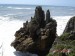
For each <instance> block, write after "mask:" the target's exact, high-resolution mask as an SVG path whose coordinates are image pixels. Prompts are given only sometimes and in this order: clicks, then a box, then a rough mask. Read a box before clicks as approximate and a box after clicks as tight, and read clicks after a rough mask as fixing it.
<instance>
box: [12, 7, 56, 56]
mask: <svg viewBox="0 0 75 56" xmlns="http://www.w3.org/2000/svg"><path fill="white" fill-rule="evenodd" d="M48 20H49V21H48ZM47 21H48V22H47ZM46 22H47V23H46ZM56 27H57V23H56V21H55V20H54V19H51V20H50V12H49V10H48V11H47V14H46V20H45V14H44V11H43V10H42V8H41V6H37V7H36V9H35V15H34V17H31V21H30V22H28V21H27V22H26V23H23V27H21V28H20V29H19V30H18V31H16V33H15V37H16V38H15V40H14V41H13V43H12V44H11V45H12V46H13V47H14V48H15V49H16V50H17V51H21V52H31V53H35V54H38V56H46V55H47V54H48V52H49V50H50V48H51V47H52V44H53V42H54V40H55V38H56Z"/></svg>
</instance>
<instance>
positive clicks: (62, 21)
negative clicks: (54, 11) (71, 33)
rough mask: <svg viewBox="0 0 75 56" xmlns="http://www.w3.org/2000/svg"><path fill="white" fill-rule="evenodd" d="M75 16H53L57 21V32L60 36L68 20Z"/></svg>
mask: <svg viewBox="0 0 75 56" xmlns="http://www.w3.org/2000/svg"><path fill="white" fill-rule="evenodd" d="M71 17H73V16H53V19H55V20H56V21H57V34H58V35H59V36H60V35H61V34H62V33H63V31H64V29H65V27H66V24H67V22H68V20H69V19H70V18H71Z"/></svg>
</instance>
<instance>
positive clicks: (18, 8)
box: [7, 7, 34, 10]
mask: <svg viewBox="0 0 75 56" xmlns="http://www.w3.org/2000/svg"><path fill="white" fill-rule="evenodd" d="M7 8H9V9H27V10H30V9H34V8H21V7H7Z"/></svg>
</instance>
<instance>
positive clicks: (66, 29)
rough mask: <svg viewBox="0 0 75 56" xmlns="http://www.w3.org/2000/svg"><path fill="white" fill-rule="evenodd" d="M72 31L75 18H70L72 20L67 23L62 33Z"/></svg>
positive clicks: (74, 26)
mask: <svg viewBox="0 0 75 56" xmlns="http://www.w3.org/2000/svg"><path fill="white" fill-rule="evenodd" d="M74 30H75V16H74V17H72V18H71V19H70V20H69V21H68V23H67V25H66V28H65V30H64V32H71V31H74Z"/></svg>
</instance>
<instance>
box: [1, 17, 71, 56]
mask: <svg viewBox="0 0 75 56" xmlns="http://www.w3.org/2000/svg"><path fill="white" fill-rule="evenodd" d="M70 17H72V16H59V17H58V16H53V18H54V19H55V20H56V21H57V25H58V26H57V34H58V35H61V34H62V32H63V30H64V28H65V26H66V23H67V22H68V20H69V19H70ZM1 18H2V19H1ZM3 18H4V17H0V19H1V20H0V46H1V45H2V47H1V48H0V56H2V51H3V56H23V55H24V56H28V55H29V56H37V55H34V54H28V53H26V54H24V53H20V52H15V49H14V48H13V47H11V46H10V44H11V42H12V41H13V40H14V39H15V37H14V33H15V32H16V31H17V30H18V29H19V28H20V27H22V25H23V22H24V21H19V20H13V21H8V20H6V19H7V17H5V18H6V19H5V18H4V19H3Z"/></svg>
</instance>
